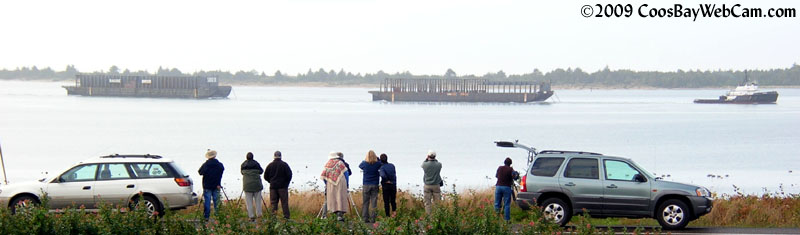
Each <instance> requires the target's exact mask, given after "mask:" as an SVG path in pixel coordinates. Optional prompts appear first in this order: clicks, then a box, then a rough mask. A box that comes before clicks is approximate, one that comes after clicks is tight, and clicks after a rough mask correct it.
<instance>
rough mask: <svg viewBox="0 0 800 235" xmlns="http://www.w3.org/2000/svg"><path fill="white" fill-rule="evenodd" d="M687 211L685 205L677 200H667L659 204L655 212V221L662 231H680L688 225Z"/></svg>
mask: <svg viewBox="0 0 800 235" xmlns="http://www.w3.org/2000/svg"><path fill="white" fill-rule="evenodd" d="M689 216H690V214H689V210H688V206H686V203H684V202H683V201H681V200H677V199H669V200H667V201H664V202H663V203H661V205H660V206H659V207H658V209H657V210H656V220H658V223H659V224H661V227H663V228H664V229H682V228H684V227H686V225H687V224H689V220H690V218H689Z"/></svg>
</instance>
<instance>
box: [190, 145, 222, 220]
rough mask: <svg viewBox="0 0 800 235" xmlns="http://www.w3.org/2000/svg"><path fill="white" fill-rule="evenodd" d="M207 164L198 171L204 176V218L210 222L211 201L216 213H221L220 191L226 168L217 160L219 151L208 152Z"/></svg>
mask: <svg viewBox="0 0 800 235" xmlns="http://www.w3.org/2000/svg"><path fill="white" fill-rule="evenodd" d="M206 159H207V160H206V162H205V163H203V165H202V166H200V170H198V171H197V173H199V174H200V175H202V176H203V218H205V219H206V220H208V218H209V217H210V215H211V201H212V200H213V201H214V213H215V214H216V213H218V212H219V204H220V201H219V190H220V189H222V184H221V183H220V182H222V172H223V171H225V167H224V166H222V163H221V162H219V160H217V151H214V150H210V149H209V150H208V152H206Z"/></svg>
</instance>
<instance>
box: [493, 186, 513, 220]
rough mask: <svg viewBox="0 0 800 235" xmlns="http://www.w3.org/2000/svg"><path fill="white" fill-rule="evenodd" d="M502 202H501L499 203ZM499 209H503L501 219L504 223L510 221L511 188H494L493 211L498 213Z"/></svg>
mask: <svg viewBox="0 0 800 235" xmlns="http://www.w3.org/2000/svg"><path fill="white" fill-rule="evenodd" d="M500 200H502V201H500ZM500 207H503V210H504V211H503V219H505V220H506V221H508V220H510V219H511V187H509V186H496V187H495V190H494V210H495V211H496V212H498V213H499V212H500Z"/></svg>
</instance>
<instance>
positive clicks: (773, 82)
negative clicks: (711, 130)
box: [0, 63, 800, 88]
mask: <svg viewBox="0 0 800 235" xmlns="http://www.w3.org/2000/svg"><path fill="white" fill-rule="evenodd" d="M78 73H81V72H80V71H78V69H76V68H75V66H73V65H68V66H67V67H66V68H65V69H64V70H63V71H55V70H53V69H51V68H49V67H46V68H41V69H40V68H37V67H36V66H33V67H22V68H16V69H14V70H8V69H2V70H0V79H6V80H8V79H18V80H68V79H73V78H74V77H75V75H76V74H78ZM86 73H105V74H121V75H162V76H182V75H186V76H189V75H191V76H214V77H217V78H218V79H219V81H220V82H222V83H228V84H291V83H321V84H328V85H354V84H376V85H377V84H379V83H380V82H381V81H383V79H385V78H433V79H489V80H493V81H532V82H543V81H544V82H551V83H552V84H553V85H554V86H570V87H583V88H592V87H620V88H630V87H654V88H698V87H724V86H734V85H736V84H738V83H740V82H742V81H743V80H744V79H745V71H741V70H736V71H734V70H716V71H701V70H689V71H684V70H677V71H674V72H672V71H671V72H657V71H633V70H625V69H621V70H611V69H609V68H608V67H606V68H604V69H602V70H599V71H596V72H591V73H589V72H586V71H583V70H581V69H580V68H576V69H572V68H568V69H556V70H553V71H550V72H546V73H543V72H542V71H540V70H538V69H534V70H533V71H532V72H530V73H524V74H506V73H505V72H503V71H502V70H501V71H498V72H492V73H486V74H483V75H471V74H470V75H458V74H457V73H456V72H455V71H453V70H452V69H447V71H445V73H444V74H443V75H414V74H411V73H410V72H408V71H406V72H402V73H399V72H398V73H391V74H390V73H386V72H383V71H378V72H376V73H365V74H361V73H356V74H353V73H352V72H346V71H344V70H343V69H340V70H339V71H335V70H328V71H326V70H325V69H319V70H316V71H314V70H312V69H309V70H308V71H307V72H305V73H298V74H294V75H290V74H285V73H283V72H281V71H280V70H279V71H276V72H274V73H272V74H266V73H264V72H258V71H256V70H251V71H237V72H234V73H231V72H229V71H221V70H212V71H199V72H194V73H184V72H181V71H180V70H178V69H176V68H171V69H170V68H163V67H159V68H158V70H157V71H155V72H152V73H151V72H148V71H142V70H140V71H130V70H128V69H125V70H120V68H119V67H117V66H111V67H110V68H109V69H108V71H93V72H86ZM747 77H748V78H749V79H750V80H756V81H758V82H759V84H760V85H765V86H800V66H798V65H797V64H796V63H795V64H793V65H792V67H790V68H786V69H769V70H748V71H747Z"/></svg>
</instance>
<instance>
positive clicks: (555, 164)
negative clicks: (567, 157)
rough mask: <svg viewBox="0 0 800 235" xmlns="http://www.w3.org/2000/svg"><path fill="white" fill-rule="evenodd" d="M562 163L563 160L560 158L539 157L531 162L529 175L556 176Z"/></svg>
mask: <svg viewBox="0 0 800 235" xmlns="http://www.w3.org/2000/svg"><path fill="white" fill-rule="evenodd" d="M561 163H564V158H561V157H540V158H537V159H536V161H534V162H533V166H532V167H531V174H532V175H535V176H547V177H553V176H554V175H556V172H557V171H558V168H560V167H561Z"/></svg>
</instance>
